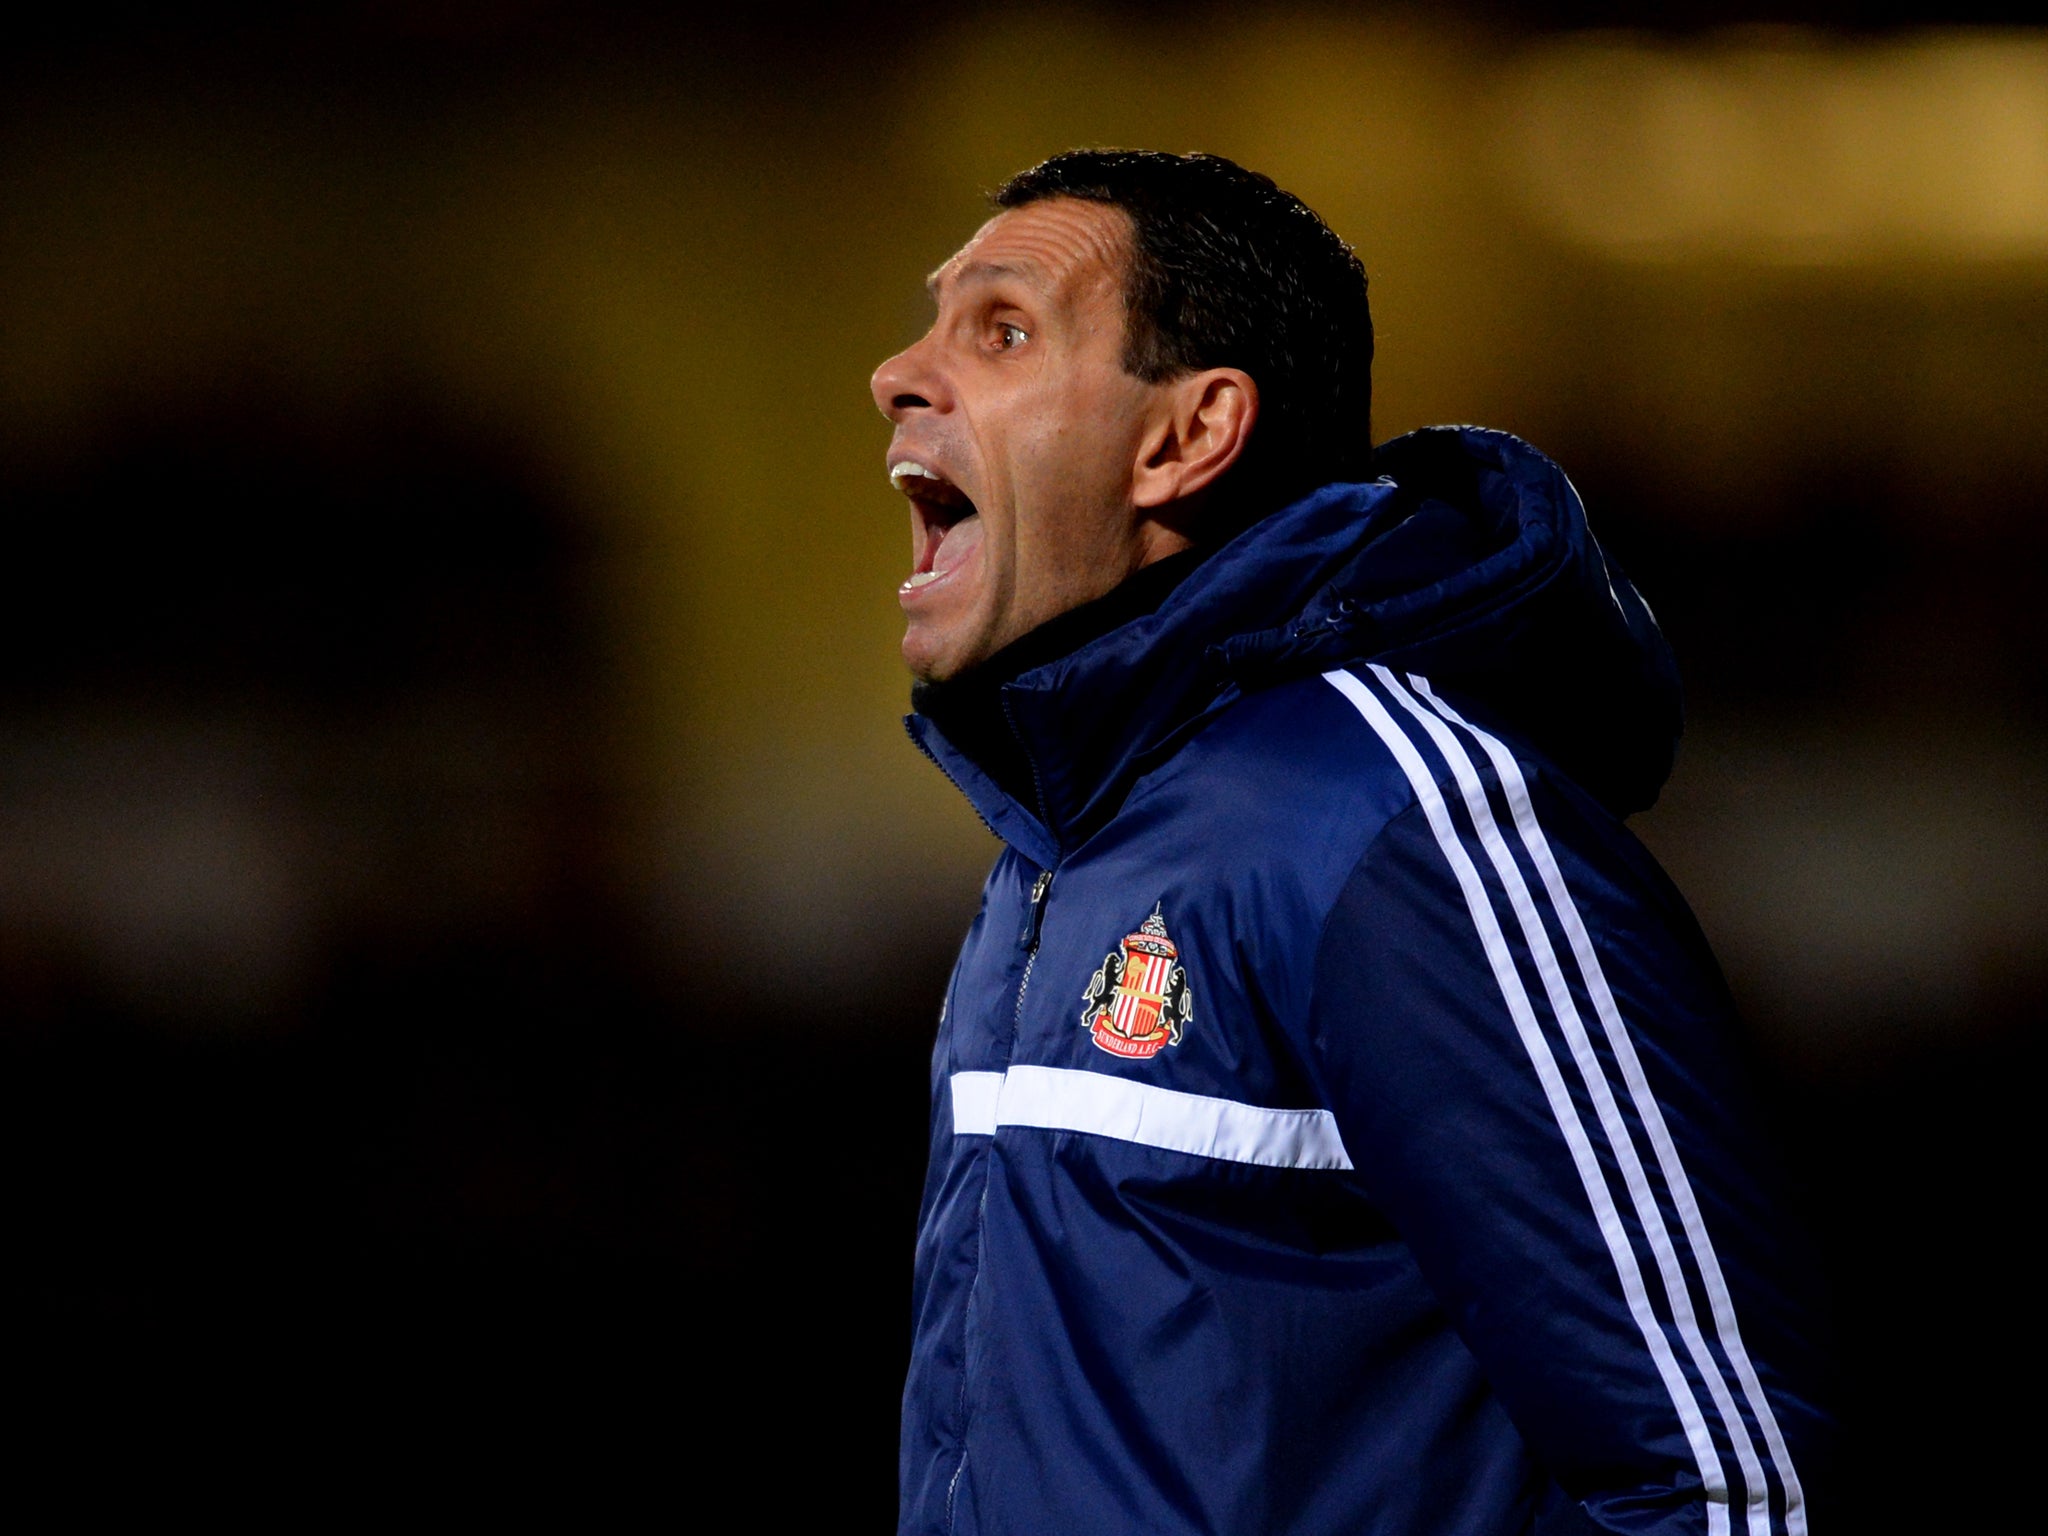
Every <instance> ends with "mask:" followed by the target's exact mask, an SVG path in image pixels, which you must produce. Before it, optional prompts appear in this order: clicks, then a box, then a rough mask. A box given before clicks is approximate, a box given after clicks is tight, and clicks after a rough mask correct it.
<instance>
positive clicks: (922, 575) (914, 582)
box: [903, 571, 939, 587]
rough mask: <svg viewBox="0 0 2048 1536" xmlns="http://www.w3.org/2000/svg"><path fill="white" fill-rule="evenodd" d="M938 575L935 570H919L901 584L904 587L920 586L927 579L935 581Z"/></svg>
mask: <svg viewBox="0 0 2048 1536" xmlns="http://www.w3.org/2000/svg"><path fill="white" fill-rule="evenodd" d="M938 575H939V573H938V572H937V571H919V572H918V573H917V574H916V575H915V576H913V577H911V578H910V580H908V581H906V582H905V583H903V585H904V586H906V587H921V586H923V585H924V584H925V583H926V582H928V581H936V580H937V579H938Z"/></svg>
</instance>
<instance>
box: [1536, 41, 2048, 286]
mask: <svg viewBox="0 0 2048 1536" xmlns="http://www.w3.org/2000/svg"><path fill="white" fill-rule="evenodd" d="M1503 106H1504V110H1503V113H1502V116H1501V119H1500V149H1501V152H1502V157H1503V160H1504V163H1505V165H1506V166H1507V168H1508V171H1509V175H1510V177H1511V179H1512V180H1513V182H1514V183H1515V185H1516V188H1517V190H1518V191H1519V193H1520V195H1521V196H1522V198H1523V199H1524V200H1525V202H1526V204H1527V205H1528V207H1529V209H1530V211H1531V212H1532V213H1533V214H1534V215H1535V216H1536V217H1537V218H1539V219H1540V220H1541V221H1542V222H1543V223H1544V224H1546V225H1547V226H1548V227H1550V228H1551V229H1552V230H1554V231H1555V232H1556V233H1558V234H1560V235H1561V236H1563V237H1564V238H1565V239H1567V240H1569V241H1571V242H1572V243H1574V244H1578V245H1582V246H1586V247H1591V248H1593V249H1596V250H1598V251H1601V252H1603V253H1605V254H1608V255H1611V256H1615V257H1620V258H1625V259H1641V260H1661V261H1695V260H1703V259H1732V260H1737V261H1747V262H1754V263H1768V264H1829V263H1876V262H1887V261H1942V262H1986V261H2013V260H2020V261H2029V260H2038V259H2040V258H2042V257H2048V39H2044V38H2043V37H2041V36H2039V35H2038V34H2019V33H2013V34H2003V35H1999V34H1993V35H1980V34H1975V33H1971V34H1962V33H1925V34H1918V35H1914V36H1912V37H1909V38H1905V39H1901V40H1890V41H1884V42H1850V41H1844V40H1832V39H1827V38H1823V37H1819V36H1816V35H1814V34H1809V33H1796V32H1785V33H1775V34H1767V35H1762V36H1759V35H1758V34H1753V33H1752V34H1741V35H1737V36H1732V37H1723V38H1720V39H1717V40H1711V41H1708V42H1705V43H1696V44H1686V45H1670V44H1663V43H1657V42H1652V41H1648V40H1644V39H1640V38H1632V37H1627V36H1618V35H1604V36H1581V37H1576V38H1571V39H1566V40H1561V41H1557V42H1554V43H1549V44H1545V45H1542V46H1539V47H1537V48H1536V49H1534V50H1532V51H1531V52H1530V53H1529V54H1528V55H1527V56H1526V57H1525V58H1524V60H1523V61H1522V62H1521V64H1520V65H1519V67H1518V69H1517V71H1516V76H1515V79H1514V81H1513V83H1512V84H1511V86H1510V88H1509V90H1508V91H1507V93H1506V94H1505V97H1504V102H1503Z"/></svg>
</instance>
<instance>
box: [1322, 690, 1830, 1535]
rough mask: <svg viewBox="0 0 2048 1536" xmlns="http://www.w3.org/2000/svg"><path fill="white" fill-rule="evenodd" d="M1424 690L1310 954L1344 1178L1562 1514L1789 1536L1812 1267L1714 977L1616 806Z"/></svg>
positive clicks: (1813, 1441)
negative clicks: (1369, 1207) (1395, 811)
mask: <svg viewBox="0 0 2048 1536" xmlns="http://www.w3.org/2000/svg"><path fill="white" fill-rule="evenodd" d="M1383 702H1384V703H1387V704H1389V705H1396V704H1398V702H1399V701H1398V700H1396V699H1394V698H1392V697H1390V696H1389V697H1383ZM1361 708H1362V709H1363V706H1361ZM1439 708H1440V710H1441V713H1440V714H1439V716H1438V719H1437V721H1436V724H1437V725H1439V726H1440V727H1442V729H1441V730H1440V731H1438V732H1425V731H1423V730H1421V729H1418V728H1415V726H1414V722H1413V721H1404V722H1402V724H1401V726H1400V728H1401V729H1402V730H1403V731H1404V732H1405V733H1407V738H1406V739H1408V741H1409V748H1408V751H1407V753H1406V760H1404V767H1405V768H1407V769H1409V770H1410V779H1411V782H1412V783H1413V784H1414V786H1415V788H1416V791H1417V797H1418V803H1417V804H1416V805H1415V806H1413V807H1412V808H1411V809H1410V810H1408V811H1405V812H1403V813H1402V814H1401V815H1399V816H1397V817H1396V818H1395V819H1394V820H1393V821H1391V822H1390V823H1389V824H1388V825H1387V826H1386V828H1385V829H1384V831H1383V832H1382V833H1381V834H1380V835H1379V836H1378V838H1377V839H1376V840H1375V842H1374V843H1373V844H1372V846H1371V847H1370V848H1369V849H1368V850H1367V852H1366V854H1365V855H1364V857H1363V859H1362V860H1361V861H1360V863H1359V865H1358V866H1357V868H1356V869H1355V870H1354V872H1353V873H1352V875H1351V877H1350V879H1349V881H1348V883H1347V885H1346V886H1345V888H1344V890H1343V892H1342V895H1341V896H1340V898H1339V900H1338V902H1337V904H1336V907H1335V908H1334V910H1333V911H1332V912H1331V915H1330V917H1329V920H1328V922H1327V924H1326V926H1325V929H1324V932H1323V936H1322V938H1321V941H1320V944H1319V948H1318V953H1317V959H1316V973H1315V989H1314V994H1313V1002H1312V1004H1311V1016H1310V1021H1309V1022H1310V1032H1311V1047H1312V1050H1313V1052H1314V1054H1315V1057H1316V1059H1317V1060H1318V1062H1319V1065H1320V1067H1321V1070H1322V1072H1323V1073H1324V1075H1325V1084H1326V1091H1328V1092H1329V1094H1330V1097H1331V1102H1332V1106H1333V1108H1334V1109H1335V1110H1336V1113H1337V1117H1338V1122H1339V1126H1340V1128H1341V1130H1342V1133H1343V1136H1344V1140H1345V1143H1346V1145H1347V1147H1348V1148H1349V1149H1350V1152H1351V1156H1352V1158H1353V1161H1354V1163H1355V1165H1356V1167H1357V1170H1358V1175H1359V1177H1360V1178H1361V1180H1362V1181H1363V1182H1364V1184H1365V1186H1366V1189H1367V1192H1368V1193H1369V1194H1370V1195H1371V1197H1372V1198H1373V1199H1374V1200H1375V1202H1376V1203H1378V1204H1379V1205H1380V1206H1381V1208H1383V1209H1384V1210H1385V1211H1386V1212H1387V1214H1388V1215H1389V1217H1390V1218H1391V1219H1392V1220H1393V1222H1394V1224H1395V1226H1396V1227H1397V1228H1398V1229H1399V1231H1400V1232H1401V1234H1402V1236H1403V1238H1404V1239H1405V1240H1406V1241H1407V1242H1408V1244H1409V1245H1410V1247H1411V1248H1412V1249H1413V1251H1414V1253H1415V1256H1416V1259H1417V1262H1418V1263H1419V1265H1420V1266H1421V1268H1422V1271H1423V1273H1424V1275H1425V1276H1426V1278H1427V1279H1428V1281H1429V1283H1430V1284H1431V1286H1432V1288H1433V1289H1434V1290H1435V1291H1436V1293H1437V1295H1438V1297H1439V1298H1440V1300H1441V1301H1442V1303H1443V1305H1444V1307H1445V1308H1446V1310H1447V1311H1448V1313H1449V1315H1450V1318H1451V1320H1452V1323H1453V1325H1454V1326H1455V1327H1456V1328H1457V1330H1458V1331H1459V1333H1460V1335H1461V1336H1462V1337H1463V1338H1464V1340H1465V1342H1466V1343H1467V1345H1468V1346H1469V1347H1470V1348H1471V1350H1472V1351H1473V1353H1474V1355H1475V1357H1476V1358H1477V1359H1478V1361H1479V1363H1480V1366H1481V1369H1482V1370H1483V1371H1484V1372H1485V1373H1486V1375H1487V1377H1488V1379H1489V1380H1490V1381H1491V1382H1492V1384H1493V1385H1494V1388H1495V1390H1496V1391H1497V1392H1498V1394H1499V1396H1500V1399H1501V1401H1502V1404H1503V1406H1504V1407H1505V1408H1506V1409H1507V1411H1508V1413H1509V1415H1510V1417H1511V1418H1512V1419H1513V1420H1514V1422H1515V1424H1516V1426H1517V1428H1518V1429H1519V1430H1520V1432H1521V1433H1522V1435H1523V1438H1524V1439H1525V1441H1526V1442H1527V1443H1528V1444H1529V1446H1530V1447H1531V1449H1532V1451H1533V1452H1534V1454H1535V1455H1536V1456H1537V1458H1538V1459H1539V1460H1540V1461H1541V1462H1542V1464H1543V1465H1544V1468H1545V1470H1546V1471H1547V1472H1548V1474H1549V1476H1550V1478H1551V1479H1552V1481H1553V1482H1554V1483H1555V1484H1556V1485H1557V1488H1558V1489H1561V1490H1562V1492H1563V1495H1564V1497H1563V1499H1562V1500H1559V1501H1558V1502H1559V1504H1560V1506H1561V1510H1562V1525H1561V1527H1559V1528H1563V1529H1590V1530H1596V1531H1628V1532H1632V1533H1672V1536H1676V1533H1678V1532H1687V1533H1693V1532H1698V1533H1702V1536H1706V1533H1712V1536H1776V1533H1786V1536H1800V1533H1802V1532H1803V1531H1804V1530H1805V1528H1806V1518H1805V1509H1806V1503H1807V1490H1806V1487H1805V1480H1806V1479H1807V1477H1808V1475H1809V1474H1810V1472H1811V1470H1812V1469H1811V1467H1810V1465H1809V1462H1810V1461H1811V1458H1812V1454H1813V1453H1814V1452H1815V1450H1816V1448H1817V1444H1818V1440H1819V1438H1820V1435H1821V1431H1822V1430H1823V1429H1824V1427H1825V1421H1824V1419H1823V1417H1822V1415H1821V1414H1820V1413H1819V1411H1818V1410H1817V1408H1816V1407H1815V1406H1814V1402H1813V1399H1812V1396H1811V1393H1812V1391H1813V1377H1814V1370H1813V1366H1814V1363H1815V1360H1816V1358H1817V1356H1816V1351H1815V1348H1814V1341H1813V1332H1814V1320H1815V1313H1814V1310H1813V1307H1812V1305H1811V1295H1812V1287H1811V1284H1810V1279H1809V1277H1810V1272H1811V1267H1810V1266H1809V1265H1806V1264H1804V1263H1803V1262H1801V1261H1799V1260H1797V1259H1795V1258H1794V1257H1792V1255H1793V1254H1794V1253H1796V1252H1797V1251H1798V1248H1799V1245H1798V1243H1797V1242H1796V1240H1795V1239H1794V1238H1793V1235H1792V1234H1791V1233H1790V1232H1789V1231H1788V1230H1787V1227H1786V1223H1785V1222H1784V1220H1783V1218H1782V1215H1781V1213H1780V1211H1779V1210H1778V1208H1777V1206H1776V1204H1775V1203H1774V1194H1773V1190H1772V1180H1771V1179H1770V1178H1769V1177H1768V1175H1767V1172H1766V1166H1765V1164H1766V1159H1765V1157H1764V1156H1763V1153H1762V1149H1761V1145H1760V1140H1759V1137H1758V1135H1757V1132H1756V1126H1755V1123H1754V1118H1753V1117H1752V1116H1751V1115H1750V1114H1749V1113H1748V1112H1747V1111H1746V1110H1745V1108H1744V1104H1745V1098H1744V1095H1743V1092H1742V1085H1741V1082H1740V1073H1739V1072H1738V1071H1737V1070H1736V1063H1735V1061H1734V1059H1733V1057H1734V1042H1733V1040H1732V1038H1731V1024H1732V1016H1731V1009H1730V1005H1729V1002H1728V999H1727V995H1726V991H1725V988H1724V986H1723V984H1722V982H1721V980H1720V976H1719V972H1718V969H1717V968H1716V967H1715V965H1714V962H1713V959H1712V957H1711V955H1710V954H1709V953H1708V951H1707V949H1706V946H1705V943H1704V941H1703V940H1702V939H1701V938H1700V936H1699V932H1698V929H1697V926H1696V925H1695V924H1694V923H1693V921H1692V918H1691V916H1690V914H1689V913H1688V912H1687V911H1686V909H1685V906H1684V903H1683V902H1682V901H1681V900H1680V899H1679V898H1678V896H1677V893H1676V892H1675V891H1674V890H1672V889H1671V887H1670V885H1669V883H1668V882H1667V881H1666V880H1664V878H1663V876H1662V874H1661V872H1660V871H1658V870H1657V869H1656V866H1655V864H1654V863H1653V862H1652V861H1651V860H1650V859H1649V857H1648V855H1647V854H1646V853H1644V852H1643V850H1642V849H1641V847H1640V845H1638V844H1636V843H1635V841H1634V839H1633V838H1631V837H1630V836H1629V835H1628V834H1627V833H1626V832H1625V831H1624V830H1623V829H1622V828H1621V827H1620V825H1619V824H1618V823H1616V822H1615V821H1613V819H1612V818H1610V817H1608V816H1607V815H1606V813H1605V812H1604V811H1602V810H1601V809H1600V808H1599V807H1598V806H1597V805H1595V804H1594V803H1592V802H1591V801H1590V800H1588V799H1587V798H1586V797H1584V796H1583V795H1582V794H1580V793H1579V792H1578V791H1577V790H1576V789H1575V788H1574V787H1573V786H1571V785H1570V784H1568V783H1561V782H1552V781H1547V780H1546V779H1544V778H1543V777H1542V776H1541V775H1531V774H1530V773H1529V772H1528V771H1527V770H1525V769H1524V768H1523V767H1522V766H1521V765H1520V764H1518V763H1517V762H1516V761H1515V759H1514V758H1513V757H1512V756H1511V755H1510V754H1509V753H1508V752H1507V750H1506V749H1505V748H1504V747H1502V746H1501V744H1500V743H1499V742H1498V741H1496V740H1495V739H1494V738H1492V737H1490V736H1488V735H1486V734H1485V733H1484V732H1481V731H1477V730H1475V729H1473V728H1472V727H1470V726H1469V725H1467V724H1466V723H1465V722H1464V721H1463V720H1462V719H1460V718H1459V717H1458V716H1457V715H1455V714H1454V713H1453V712H1451V711H1450V710H1449V709H1448V708H1447V707H1443V706H1441V705H1439ZM1391 713H1392V711H1389V714H1390V715H1391ZM1369 718H1370V717H1369ZM1390 745H1391V743H1390ZM1397 755H1402V754H1399V753H1397Z"/></svg>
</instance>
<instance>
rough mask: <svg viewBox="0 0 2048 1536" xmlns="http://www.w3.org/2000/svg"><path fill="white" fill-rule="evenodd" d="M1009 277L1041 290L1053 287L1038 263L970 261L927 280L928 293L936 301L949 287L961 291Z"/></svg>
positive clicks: (948, 264)
mask: <svg viewBox="0 0 2048 1536" xmlns="http://www.w3.org/2000/svg"><path fill="white" fill-rule="evenodd" d="M949 274H950V277H949ZM1005 277H1014V278H1017V279H1019V280H1021V281H1023V282H1026V283H1029V284H1030V285H1031V286H1032V287H1034V288H1039V289H1044V288H1048V287H1050V286H1051V285H1050V284H1049V283H1048V282H1047V281H1046V276H1045V274H1044V273H1043V272H1041V271H1040V270H1039V268H1038V265H1037V263H1035V262H1030V261H1021V262H1009V261H969V262H964V263H962V264H961V265H960V266H957V267H956V266H954V265H953V263H951V262H947V263H946V265H945V266H943V267H941V268H939V270H938V271H936V272H934V273H933V274H932V275H931V276H930V277H928V278H926V279H925V280H924V291H925V292H926V293H928V294H930V295H931V296H932V298H933V299H934V300H935V301H936V300H937V299H938V297H939V294H940V291H941V290H942V289H944V288H946V287H947V286H949V285H950V286H952V287H954V288H958V287H960V286H961V285H962V284H964V283H993V282H996V281H999V280H1000V279H1002V278H1005Z"/></svg>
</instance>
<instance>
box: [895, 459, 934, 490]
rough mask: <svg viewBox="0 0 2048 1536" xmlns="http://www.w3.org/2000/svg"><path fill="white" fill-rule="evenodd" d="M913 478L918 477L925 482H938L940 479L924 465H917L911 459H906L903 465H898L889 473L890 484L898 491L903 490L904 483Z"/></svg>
mask: <svg viewBox="0 0 2048 1536" xmlns="http://www.w3.org/2000/svg"><path fill="white" fill-rule="evenodd" d="M912 476H916V477H918V478H919V479H923V480H937V479H939V478H940V477H939V476H938V475H936V474H934V473H933V472H932V471H931V470H928V469H926V468H925V467H924V466H923V465H922V464H919V463H916V462H915V461H913V460H910V459H905V460H904V461H903V462H902V463H901V464H898V465H897V466H896V467H895V468H893V469H891V470H890V471H889V483H890V484H891V485H893V486H895V487H896V488H897V489H898V490H901V489H902V488H903V482H904V481H906V480H908V479H910V478H911V477H912Z"/></svg>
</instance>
